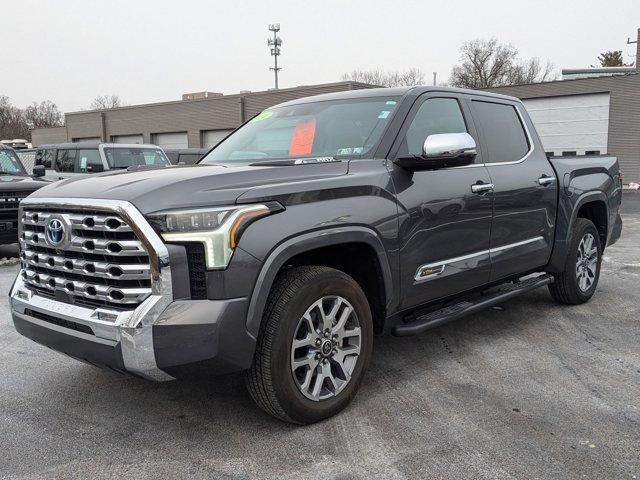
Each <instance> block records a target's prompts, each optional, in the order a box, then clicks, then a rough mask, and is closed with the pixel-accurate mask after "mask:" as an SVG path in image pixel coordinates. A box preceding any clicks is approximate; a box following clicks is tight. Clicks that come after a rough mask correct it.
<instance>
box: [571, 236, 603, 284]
mask: <svg viewBox="0 0 640 480" xmlns="http://www.w3.org/2000/svg"><path fill="white" fill-rule="evenodd" d="M597 268H598V247H596V245H595V238H594V237H593V235H592V234H590V233H585V235H584V236H583V237H582V239H581V240H580V244H579V245H578V252H577V259H576V279H577V280H578V287H579V288H580V290H582V291H583V292H586V291H588V290H589V289H590V288H591V286H592V285H593V282H594V281H595V279H596V271H597Z"/></svg>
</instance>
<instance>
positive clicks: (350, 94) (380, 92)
mask: <svg viewBox="0 0 640 480" xmlns="http://www.w3.org/2000/svg"><path fill="white" fill-rule="evenodd" d="M428 92H451V93H458V94H460V93H463V94H470V95H479V96H482V97H493V98H500V99H502V100H511V101H516V102H519V101H520V100H519V99H518V98H516V97H510V96H508V95H502V94H499V93H491V92H485V91H482V90H471V89H468V88H453V87H438V86H432V87H429V86H416V87H396V88H363V89H359V90H347V91H343V92H335V93H325V94H322V95H314V96H312V97H304V98H298V99H296V100H291V101H288V102H284V103H281V104H279V105H275V106H276V107H282V106H288V105H297V104H302V103H309V102H322V101H326V100H343V99H347V98H370V97H398V96H403V95H407V94H412V95H415V96H417V95H421V94H423V93H428Z"/></svg>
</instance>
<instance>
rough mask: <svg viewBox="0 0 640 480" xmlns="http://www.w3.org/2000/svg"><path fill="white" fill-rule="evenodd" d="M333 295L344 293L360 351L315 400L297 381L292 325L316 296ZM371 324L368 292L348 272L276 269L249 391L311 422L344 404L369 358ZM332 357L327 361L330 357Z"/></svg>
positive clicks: (284, 415) (273, 410) (280, 411)
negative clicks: (343, 377)
mask: <svg viewBox="0 0 640 480" xmlns="http://www.w3.org/2000/svg"><path fill="white" fill-rule="evenodd" d="M332 295H337V296H340V297H342V298H344V299H346V300H347V301H348V302H349V303H350V304H351V306H352V307H353V311H354V312H355V315H357V320H358V323H359V327H360V332H361V333H360V354H359V356H358V357H357V360H356V363H355V367H353V368H354V369H353V372H352V373H351V378H350V380H348V382H347V383H346V385H345V386H344V387H343V388H342V390H341V391H339V393H337V394H335V396H333V397H331V398H327V399H324V400H319V401H314V400H310V399H309V398H307V397H306V396H305V395H304V394H303V393H302V391H301V390H300V389H299V388H298V386H297V385H296V382H295V380H294V376H293V372H292V370H291V348H292V342H293V339H294V335H295V332H296V328H299V323H298V322H299V321H300V319H301V318H302V316H303V315H304V314H305V312H306V311H307V309H308V308H309V307H310V306H311V305H312V304H313V303H314V302H316V301H318V300H319V299H322V298H324V297H326V296H332ZM372 346H373V324H372V319H371V310H370V307H369V303H368V301H367V298H366V296H365V294H364V292H363V291H362V289H361V288H360V286H359V285H358V283H356V281H355V280H354V279H353V278H351V277H350V276H349V275H347V274H345V273H344V272H341V271H339V270H335V269H332V268H327V267H319V266H304V267H295V268H291V269H289V270H286V271H284V272H283V273H281V274H279V275H278V277H277V278H276V281H275V282H274V285H273V287H272V289H271V292H270V294H269V299H268V301H267V305H266V308H265V312H264V316H263V319H262V324H261V326H260V333H259V335H258V341H257V345H256V352H255V356H254V360H253V364H252V366H251V368H250V369H249V370H248V371H247V372H245V382H246V385H247V389H248V390H249V393H250V394H251V397H252V398H253V399H254V400H255V402H256V403H257V404H258V405H259V406H260V408H262V409H263V410H264V411H266V412H267V413H269V414H270V415H273V416H274V417H276V418H279V419H280V420H283V421H285V422H291V423H298V424H310V423H314V422H318V421H320V420H323V419H325V418H328V417H331V416H332V415H335V414H337V413H338V412H340V411H341V410H342V409H344V408H345V407H346V406H347V405H348V404H349V402H350V401H351V399H352V398H353V397H354V396H355V394H356V391H357V390H358V386H359V384H360V381H361V380H362V377H363V376H364V372H365V370H366V368H367V366H368V364H369V361H370V358H371V350H372ZM329 363H330V362H329Z"/></svg>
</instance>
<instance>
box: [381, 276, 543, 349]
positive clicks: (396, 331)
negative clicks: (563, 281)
mask: <svg viewBox="0 0 640 480" xmlns="http://www.w3.org/2000/svg"><path fill="white" fill-rule="evenodd" d="M550 283H553V276H552V275H548V274H544V275H540V276H538V277H533V278H529V279H527V280H524V281H522V282H515V283H511V284H508V285H506V286H504V287H502V288H501V289H500V290H498V291H497V292H494V293H491V294H489V295H485V296H483V297H480V298H478V299H474V300H465V301H462V302H459V303H456V304H454V305H451V306H449V307H445V308H442V309H440V310H436V311H435V312H430V313H427V314H426V315H422V316H420V317H417V318H416V319H415V320H413V321H411V322H410V323H405V324H403V325H396V326H395V327H394V328H393V329H392V330H391V334H392V335H395V336H396V337H406V336H408V335H416V334H418V333H422V332H424V331H425V330H429V329H430V328H435V327H438V326H440V325H442V324H444V323H448V322H451V321H453V320H457V319H458V318H461V317H464V316H465V315H469V314H471V313H475V312H478V311H480V310H484V309H485V308H488V307H492V306H494V305H497V304H499V303H503V302H504V301H506V300H510V299H511V298H513V297H516V296H518V295H520V294H522V293H525V292H528V291H530V290H533V289H535V288H538V287H542V286H544V285H549V284H550Z"/></svg>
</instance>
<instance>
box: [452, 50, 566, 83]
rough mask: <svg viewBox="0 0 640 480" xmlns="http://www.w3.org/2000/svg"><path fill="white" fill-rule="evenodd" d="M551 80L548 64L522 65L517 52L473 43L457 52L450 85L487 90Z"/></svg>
mask: <svg viewBox="0 0 640 480" xmlns="http://www.w3.org/2000/svg"><path fill="white" fill-rule="evenodd" d="M554 78H555V74H554V67H553V65H552V64H551V63H550V62H548V61H547V62H546V63H545V64H544V65H543V64H542V63H541V62H540V60H539V59H538V58H532V59H530V60H526V61H522V60H520V59H519V58H518V50H517V49H516V48H515V47H514V46H513V45H510V44H500V43H498V40H497V39H495V38H492V39H490V40H482V39H479V40H473V41H470V42H465V43H463V44H462V47H461V48H460V64H459V65H456V66H454V67H453V71H452V73H451V79H450V83H451V85H453V86H455V87H463V88H491V87H500V86H504V85H515V84H520V83H534V82H542V81H548V80H552V79H554Z"/></svg>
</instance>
